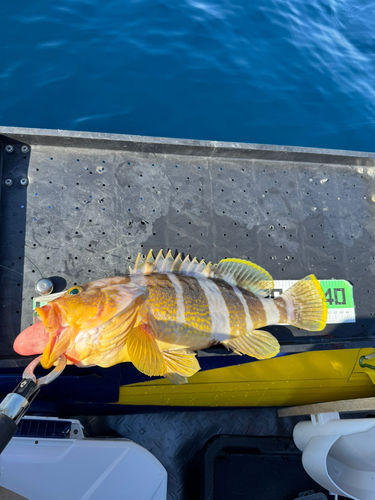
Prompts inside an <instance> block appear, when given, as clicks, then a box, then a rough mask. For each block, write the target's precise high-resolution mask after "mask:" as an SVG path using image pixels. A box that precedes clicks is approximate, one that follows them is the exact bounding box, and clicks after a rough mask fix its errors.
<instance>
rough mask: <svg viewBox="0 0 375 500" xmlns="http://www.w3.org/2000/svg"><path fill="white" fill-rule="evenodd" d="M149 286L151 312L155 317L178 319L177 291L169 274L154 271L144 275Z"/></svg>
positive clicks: (166, 319) (148, 300)
mask: <svg viewBox="0 0 375 500" xmlns="http://www.w3.org/2000/svg"><path fill="white" fill-rule="evenodd" d="M144 278H145V281H146V286H147V292H148V298H147V302H148V304H149V305H150V309H151V312H152V314H153V316H154V317H155V319H157V320H161V321H176V319H177V312H178V306H177V292H176V290H175V286H174V285H173V283H172V281H171V280H170V279H169V277H168V275H167V274H162V273H153V274H148V275H146V276H144Z"/></svg>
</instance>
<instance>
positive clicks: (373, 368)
mask: <svg viewBox="0 0 375 500" xmlns="http://www.w3.org/2000/svg"><path fill="white" fill-rule="evenodd" d="M373 357H375V349H374V352H373V353H372V354H367V356H361V357H360V358H359V366H361V367H362V368H371V370H375V366H374V365H369V364H367V363H365V362H364V361H365V360H366V361H367V360H368V359H371V358H373Z"/></svg>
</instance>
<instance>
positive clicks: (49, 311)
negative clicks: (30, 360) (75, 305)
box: [36, 303, 75, 369]
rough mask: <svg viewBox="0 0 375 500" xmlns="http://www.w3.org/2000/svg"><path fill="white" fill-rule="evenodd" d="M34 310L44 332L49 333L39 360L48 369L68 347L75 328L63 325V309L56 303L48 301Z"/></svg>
mask: <svg viewBox="0 0 375 500" xmlns="http://www.w3.org/2000/svg"><path fill="white" fill-rule="evenodd" d="M36 312H37V313H38V314H39V316H40V318H41V320H42V322H43V325H44V330H45V332H47V333H48V335H49V337H48V342H47V344H46V346H45V348H44V350H43V354H42V358H41V360H40V364H41V365H42V366H43V368H47V369H48V368H51V367H52V366H53V365H54V364H55V363H56V361H57V359H58V358H59V357H60V356H61V355H63V354H65V352H66V351H67V350H68V349H69V347H70V346H71V344H72V337H73V339H74V336H72V333H73V331H74V330H75V329H74V328H72V327H70V326H69V325H65V321H64V316H65V314H64V311H63V310H62V309H61V308H60V307H59V306H58V305H57V304H53V303H50V304H47V305H45V306H44V307H37V308H36Z"/></svg>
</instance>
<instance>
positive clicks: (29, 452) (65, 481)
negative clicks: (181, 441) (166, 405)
mask: <svg viewBox="0 0 375 500" xmlns="http://www.w3.org/2000/svg"><path fill="white" fill-rule="evenodd" d="M74 425H75V426H76V427H77V426H79V425H80V424H79V422H78V421H76V422H74ZM77 436H78V438H77V439H70V438H68V439H55V438H42V439H41V438H23V437H19V438H13V439H12V440H11V442H10V443H9V445H8V446H7V447H6V448H5V450H4V451H3V453H2V454H1V455H0V485H1V486H3V487H5V488H8V489H9V490H11V491H14V492H16V493H18V494H20V495H23V496H25V497H26V498H28V499H29V500H51V499H53V500H67V499H69V500H122V499H126V500H151V499H153V500H156V499H157V500H165V499H166V497H167V473H166V470H165V469H164V467H163V466H162V465H161V464H160V462H159V461H158V460H157V459H156V458H155V457H154V456H153V455H152V454H151V453H150V452H148V451H147V450H145V449H144V448H142V447H141V446H139V445H137V444H135V443H133V442H131V441H128V440H125V439H116V440H114V439H85V438H82V437H81V436H82V435H80V433H77Z"/></svg>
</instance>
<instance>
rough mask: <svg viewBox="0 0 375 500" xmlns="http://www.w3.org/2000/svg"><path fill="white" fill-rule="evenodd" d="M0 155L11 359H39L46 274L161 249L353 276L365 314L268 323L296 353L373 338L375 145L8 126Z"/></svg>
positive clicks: (5, 327)
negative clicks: (31, 331)
mask: <svg viewBox="0 0 375 500" xmlns="http://www.w3.org/2000/svg"><path fill="white" fill-rule="evenodd" d="M0 155H1V156H0V179H1V191H0V196H1V199H0V203H1V205H0V206H1V222H0V224H1V225H0V235H1V237H0V278H1V288H0V338H1V352H0V366H22V365H25V364H26V363H27V360H25V359H22V358H21V357H19V356H18V355H16V354H15V353H14V352H13V349H12V343H13V340H14V338H15V337H16V336H17V334H18V333H19V332H20V330H21V329H22V328H25V327H26V326H28V325H29V324H31V323H32V297H34V296H35V295H36V293H35V290H34V286H35V282H36V281H37V280H38V279H40V278H41V277H54V282H55V290H54V291H61V290H62V289H63V288H64V286H65V284H67V285H68V286H71V285H73V284H75V283H84V282H87V281H92V280H94V279H98V278H101V277H104V276H110V275H117V274H124V273H126V272H127V268H128V265H129V264H130V263H132V262H134V259H135V257H136V255H137V254H138V252H143V253H147V252H148V250H149V249H150V248H152V249H154V250H155V251H158V250H159V249H160V248H163V249H168V248H170V249H172V251H173V252H175V251H176V250H178V251H179V252H183V253H184V254H185V255H187V254H190V255H191V256H197V257H198V258H204V259H205V260H206V261H207V262H208V261H212V262H217V261H219V260H220V259H222V258H224V257H238V258H242V259H248V260H251V261H253V262H256V263H257V264H258V265H260V266H262V267H264V268H265V269H267V270H268V271H269V272H270V273H271V275H272V276H273V277H274V279H275V280H295V279H300V278H303V277H304V276H306V275H307V274H310V273H314V274H315V275H316V276H317V277H318V279H321V280H323V279H331V278H335V279H343V280H347V281H349V282H350V283H351V284H352V285H353V286H354V300H355V313H356V322H354V323H343V324H340V323H337V324H332V325H327V327H326V329H325V330H324V331H323V332H318V333H312V332H303V331H299V330H297V329H293V328H289V327H285V326H279V327H272V328H270V329H269V330H270V331H272V333H274V334H275V335H276V336H277V337H278V339H279V340H280V343H281V345H282V348H283V350H289V351H290V350H291V351H293V350H295V351H301V350H310V349H324V348H341V347H342V348H345V347H358V346H363V347H366V346H373V345H374V341H373V338H374V334H375V326H374V321H373V314H374V313H375V306H374V300H373V281H374V274H375V248H374V239H375V223H374V219H373V216H374V214H375V154H371V153H356V152H348V151H332V150H319V149H311V148H294V147H278V146H266V145H257V144H238V143H219V142H208V141H191V140H178V139H163V138H150V137H137V136H124V135H113V134H99V133H98V134H94V133H81V132H69V131H59V130H57V131H56V130H36V129H20V128H5V127H0ZM22 179H27V183H26V181H22V182H21V180H22ZM339 299H340V301H341V302H342V296H340V298H339ZM330 300H332V301H333V300H334V298H332V299H330Z"/></svg>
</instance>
